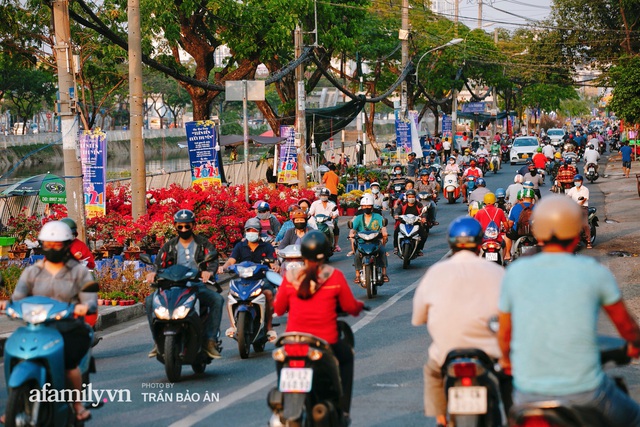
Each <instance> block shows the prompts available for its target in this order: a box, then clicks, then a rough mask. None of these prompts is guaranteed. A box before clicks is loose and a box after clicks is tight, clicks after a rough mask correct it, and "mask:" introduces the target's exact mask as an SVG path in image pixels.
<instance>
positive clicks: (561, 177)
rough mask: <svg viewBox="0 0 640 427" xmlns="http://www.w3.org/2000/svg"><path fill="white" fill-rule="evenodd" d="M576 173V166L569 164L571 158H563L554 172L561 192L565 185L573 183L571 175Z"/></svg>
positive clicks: (563, 190)
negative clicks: (556, 171)
mask: <svg viewBox="0 0 640 427" xmlns="http://www.w3.org/2000/svg"><path fill="white" fill-rule="evenodd" d="M577 173H578V171H576V168H575V167H574V166H573V165H572V164H571V159H565V160H564V162H563V163H562V166H560V167H559V168H558V173H557V174H556V181H558V184H559V186H560V192H561V193H564V192H565V187H570V186H571V185H572V184H573V177H574V176H576V174H577Z"/></svg>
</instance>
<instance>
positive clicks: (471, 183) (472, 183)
mask: <svg viewBox="0 0 640 427" xmlns="http://www.w3.org/2000/svg"><path fill="white" fill-rule="evenodd" d="M476 179H478V178H476V177H475V176H472V175H469V176H467V177H466V178H465V179H464V182H465V183H466V184H467V189H466V193H467V194H466V196H467V197H466V198H467V200H468V199H469V194H471V192H472V191H473V190H475V189H476Z"/></svg>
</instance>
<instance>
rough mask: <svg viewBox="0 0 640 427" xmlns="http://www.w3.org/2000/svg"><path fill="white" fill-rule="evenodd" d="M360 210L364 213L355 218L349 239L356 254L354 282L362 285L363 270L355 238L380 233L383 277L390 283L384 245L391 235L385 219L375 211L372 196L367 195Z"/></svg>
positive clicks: (361, 201)
mask: <svg viewBox="0 0 640 427" xmlns="http://www.w3.org/2000/svg"><path fill="white" fill-rule="evenodd" d="M360 208H361V209H362V213H361V214H360V215H357V216H356V217H355V218H353V223H352V226H351V231H350V232H349V239H351V245H352V252H354V253H355V255H356V257H355V267H356V278H355V280H354V281H353V283H355V284H359V283H360V270H361V269H362V256H361V255H360V253H359V252H358V251H356V250H355V246H354V245H355V243H354V242H355V237H356V235H357V234H358V233H359V232H361V231H380V232H381V234H382V247H381V249H380V254H379V256H380V260H379V262H381V263H382V277H383V279H384V281H385V282H388V281H389V276H387V252H386V251H385V250H384V245H386V244H387V240H388V239H389V235H388V234H387V227H385V226H384V219H383V218H382V215H380V214H379V213H375V212H374V211H373V197H372V195H371V194H365V195H364V196H363V197H362V200H360Z"/></svg>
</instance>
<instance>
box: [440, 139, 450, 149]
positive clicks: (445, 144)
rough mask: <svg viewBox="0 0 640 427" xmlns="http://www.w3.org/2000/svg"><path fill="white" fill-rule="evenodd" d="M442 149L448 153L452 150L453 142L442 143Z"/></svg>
mask: <svg viewBox="0 0 640 427" xmlns="http://www.w3.org/2000/svg"><path fill="white" fill-rule="evenodd" d="M442 148H443V149H444V150H447V151H448V150H451V141H444V142H443V143H442Z"/></svg>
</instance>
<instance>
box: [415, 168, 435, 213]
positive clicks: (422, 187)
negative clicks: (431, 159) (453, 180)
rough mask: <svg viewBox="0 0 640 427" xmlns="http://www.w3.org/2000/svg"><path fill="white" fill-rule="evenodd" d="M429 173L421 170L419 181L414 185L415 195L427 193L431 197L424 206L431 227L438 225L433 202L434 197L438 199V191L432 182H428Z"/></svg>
mask: <svg viewBox="0 0 640 427" xmlns="http://www.w3.org/2000/svg"><path fill="white" fill-rule="evenodd" d="M429 178H430V177H429V172H428V171H427V170H425V169H423V170H422V171H421V172H420V180H419V181H418V182H417V183H416V186H415V190H416V193H427V194H430V195H431V197H432V198H431V200H429V204H428V205H427V206H426V208H427V217H428V219H429V221H430V222H431V225H440V223H439V222H438V221H436V213H437V209H436V204H435V202H434V201H433V200H434V199H435V198H436V197H438V190H437V188H436V186H435V182H434V181H430V180H429Z"/></svg>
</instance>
